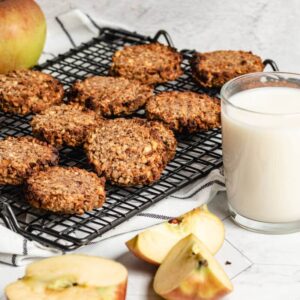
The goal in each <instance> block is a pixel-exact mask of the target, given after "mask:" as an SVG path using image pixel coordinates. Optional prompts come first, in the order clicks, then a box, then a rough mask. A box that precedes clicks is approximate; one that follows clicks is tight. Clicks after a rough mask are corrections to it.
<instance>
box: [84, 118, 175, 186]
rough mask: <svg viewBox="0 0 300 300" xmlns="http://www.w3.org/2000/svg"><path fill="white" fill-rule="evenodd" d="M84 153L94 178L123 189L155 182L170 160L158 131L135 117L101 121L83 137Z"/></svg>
mask: <svg viewBox="0 0 300 300" xmlns="http://www.w3.org/2000/svg"><path fill="white" fill-rule="evenodd" d="M85 150H86V153H87V157H88V159H89V161H90V163H91V164H92V165H93V166H94V168H95V170H96V171H97V173H98V175H104V176H105V177H106V178H107V179H108V180H110V181H111V182H112V183H113V184H118V185H123V186H133V185H144V184H150V183H152V182H154V181H156V180H158V179H159V178H160V176H161V173H162V171H163V170H164V168H165V166H166V164H167V162H168V160H169V158H170V153H169V152H168V151H169V150H168V149H167V147H166V145H165V143H164V142H163V140H162V138H161V136H160V133H159V132H158V130H157V129H155V128H152V126H151V124H150V123H149V122H147V121H146V120H143V119H138V118H134V119H124V118H119V119H114V120H106V121H104V122H102V124H101V126H100V127H99V128H97V129H96V130H95V131H94V132H92V133H91V134H90V135H89V137H88V138H87V141H86V143H85Z"/></svg>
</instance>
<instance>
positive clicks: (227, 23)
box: [37, 0, 300, 72]
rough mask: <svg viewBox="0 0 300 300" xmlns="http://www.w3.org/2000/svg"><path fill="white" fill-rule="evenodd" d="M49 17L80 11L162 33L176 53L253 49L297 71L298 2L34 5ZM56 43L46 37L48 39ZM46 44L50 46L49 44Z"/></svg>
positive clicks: (69, 1) (135, 0)
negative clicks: (39, 7)
mask: <svg viewBox="0 0 300 300" xmlns="http://www.w3.org/2000/svg"><path fill="white" fill-rule="evenodd" d="M37 2H38V3H39V4H40V5H41V6H42V8H43V9H44V11H45V13H46V16H47V18H48V24H49V27H53V26H57V24H55V21H54V20H53V17H54V16H55V15H57V14H59V13H61V12H65V11H68V10H70V9H71V8H80V9H81V10H82V11H84V12H86V13H88V14H90V15H91V16H92V17H93V18H94V19H95V20H105V21H108V22H113V23H119V24H120V25H123V26H127V27H131V28H132V29H134V30H137V31H139V32H140V33H144V34H147V35H153V34H154V33H155V32H156V31H157V30H158V29H166V30H167V31H168V32H169V33H170V34H171V36H172V38H173V40H174V43H175V45H176V46H177V47H178V48H179V49H183V48H191V49H197V50H200V51H206V50H215V49H246V50H252V51H254V52H255V53H257V54H259V55H261V56H262V57H264V58H272V59H274V60H275V61H276V62H277V63H278V65H279V67H280V69H281V70H283V71H290V72H300V37H299V28H300V1H299V0H287V1H286V0H272V1H270V0H251V1H238V0H185V1H182V0H164V1H161V0H86V1H80V0H51V1H49V0H38V1H37ZM52 38H56V37H52V36H50V39H52ZM47 45H49V43H48V44H47Z"/></svg>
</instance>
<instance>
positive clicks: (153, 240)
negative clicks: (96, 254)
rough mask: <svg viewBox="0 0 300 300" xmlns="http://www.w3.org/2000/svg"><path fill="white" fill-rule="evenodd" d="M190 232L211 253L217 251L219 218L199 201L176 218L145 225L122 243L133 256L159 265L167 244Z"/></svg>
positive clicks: (221, 232) (220, 236)
mask: <svg viewBox="0 0 300 300" xmlns="http://www.w3.org/2000/svg"><path fill="white" fill-rule="evenodd" d="M190 233H193V234H194V235H196V236H197V238H198V239H200V240H201V241H202V242H203V243H204V244H205V245H206V247H207V248H208V249H209V251H210V252H211V253H212V254H215V253H217V252H218V250H219V249H220V248H221V246H222V244H223V242H224V236H225V230H224V225H223V223H222V221H221V220H220V219H219V218H218V217H217V216H216V215H214V214H212V213H211V212H210V211H209V210H208V208H207V205H202V206H201V207H199V208H196V209H193V210H191V211H189V212H187V213H185V214H184V215H182V216H180V217H178V218H175V219H172V220H169V221H167V222H163V223H161V224H158V225H155V226H153V227H151V228H149V229H146V230H145V231H143V232H141V233H139V234H138V235H137V236H135V237H134V238H133V239H131V240H129V241H128V242H127V243H126V245H127V247H128V248H129V250H130V251H131V252H133V254H135V255H136V256H137V257H139V258H141V259H143V260H145V261H147V262H149V263H151V264H155V265H159V264H161V263H162V261H163V259H164V258H165V257H166V255H167V254H168V252H169V251H170V250H171V248H172V247H173V246H174V245H175V244H176V243H177V242H178V241H180V240H181V239H182V238H184V237H186V236H187V235H189V234H190Z"/></svg>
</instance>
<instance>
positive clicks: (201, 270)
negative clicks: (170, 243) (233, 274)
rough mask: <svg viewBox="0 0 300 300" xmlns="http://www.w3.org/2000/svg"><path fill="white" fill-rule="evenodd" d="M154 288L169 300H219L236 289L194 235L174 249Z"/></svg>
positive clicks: (164, 262) (161, 267)
mask: <svg viewBox="0 0 300 300" xmlns="http://www.w3.org/2000/svg"><path fill="white" fill-rule="evenodd" d="M153 287H154V291H155V292H156V293H157V294H158V295H160V296H161V297H163V298H164V299H168V300H217V299H220V298H222V297H223V296H225V295H226V294H228V293H230V292H231V291H232V289H233V286H232V283H231V282H230V280H229V278H228V276H227V275H226V273H225V272H224V270H223V269H222V267H221V266H220V265H219V263H218V262H217V261H216V260H215V259H214V257H213V256H212V255H211V253H210V252H209V250H208V249H207V248H206V246H205V245H204V244H203V243H202V242H201V241H200V240H199V239H197V237H196V236H195V235H193V234H190V235H188V236H187V237H185V238H184V239H182V240H181V241H179V242H178V243H177V244H176V245H175V246H174V247H173V248H172V249H171V251H170V252H169V253H168V255H167V256H166V258H165V259H164V261H163V262H162V264H161V265H160V267H159V269H158V270H157V273H156V274H155V278H154V283H153Z"/></svg>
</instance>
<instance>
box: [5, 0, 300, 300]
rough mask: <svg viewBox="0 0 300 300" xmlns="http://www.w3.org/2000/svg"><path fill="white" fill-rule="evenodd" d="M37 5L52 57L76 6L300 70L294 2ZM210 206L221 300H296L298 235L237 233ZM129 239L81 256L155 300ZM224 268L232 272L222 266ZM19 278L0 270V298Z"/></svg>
mask: <svg viewBox="0 0 300 300" xmlns="http://www.w3.org/2000/svg"><path fill="white" fill-rule="evenodd" d="M38 3H39V4H40V5H41V6H42V8H43V10H44V11H45V13H46V15H47V19H48V28H49V30H48V41H47V45H46V49H45V51H46V52H49V53H57V52H63V51H65V50H67V48H69V47H70V46H71V45H68V44H66V43H63V42H61V41H62V40H63V33H62V35H57V30H59V28H58V25H57V23H56V22H55V20H54V16H55V15H57V14H59V13H62V12H65V11H68V10H69V9H71V8H76V7H78V8H80V9H81V10H83V11H85V12H87V13H88V14H90V15H91V16H92V17H93V18H94V19H95V20H104V21H107V22H111V23H118V24H120V25H121V26H122V25H124V26H125V27H128V28H132V29H134V30H137V31H139V32H141V33H144V34H148V35H153V34H154V33H155V32H156V31H157V30H158V29H161V28H164V29H166V30H167V31H168V32H169V33H170V34H171V36H172V38H173V40H174V43H175V45H176V46H177V47H178V48H180V49H181V48H195V49H198V50H203V51H204V50H213V49H249V50H253V51H254V52H256V53H258V54H260V55H261V56H263V57H270V58H273V59H274V60H276V62H277V63H278V65H279V66H280V68H281V70H285V71H294V72H299V71H300V38H299V27H300V1H298V0H289V1H284V0H273V1H267V0H254V1H247V3H246V1H237V0H226V1H224V0H223V1H222V0H210V1H207V0H198V1H197V0H186V1H182V0H165V1H158V0H144V1H141V0H118V1H117V0H87V1H79V0H74V1H69V0H52V1H47V0H39V1H38ZM54 41H55V43H54ZM53 44H55V47H54V46H53ZM54 50H55V51H54ZM49 56H51V55H49ZM210 207H211V209H212V210H213V211H214V212H215V213H216V214H217V215H219V216H220V218H222V219H223V220H224V222H225V226H226V241H225V243H224V245H223V247H222V249H221V251H220V252H219V253H218V254H217V256H216V257H217V259H218V260H219V262H220V263H221V264H222V265H223V266H224V268H225V269H226V271H227V273H228V275H229V276H230V278H232V281H233V284H234V288H235V290H234V292H233V293H232V294H231V295H230V296H228V297H227V298H226V299H230V300H233V299H234V300H253V299H258V300H269V299H270V300H282V299H285V300H298V299H300V254H299V253H300V233H297V234H290V235H282V236H268V235H262V234H256V233H252V232H248V231H245V230H243V229H240V228H238V227H237V226H236V225H234V224H233V223H232V222H231V221H230V220H229V218H228V214H227V211H226V197H225V194H221V195H219V196H217V197H216V199H215V200H214V201H213V202H212V203H211V204H210ZM132 235H133V233H131V234H124V235H121V236H118V237H115V238H113V239H109V240H106V241H103V242H101V243H99V244H96V245H93V246H88V247H85V248H83V249H80V252H85V253H89V254H94V255H102V256H106V257H110V258H113V259H117V260H118V261H120V262H122V263H124V264H125V265H126V266H127V267H128V268H129V288H128V296H127V299H132V300H143V299H148V300H149V299H153V300H154V299H159V298H158V297H157V296H156V295H155V294H154V292H153V290H152V288H151V278H152V276H153V274H154V272H155V268H154V267H152V266H149V265H148V264H146V263H144V262H141V261H139V260H138V259H136V258H135V257H134V256H133V255H131V254H130V253H128V251H127V249H126V247H125V245H124V241H126V240H127V239H128V238H130V237H131V236H132ZM226 261H230V262H231V265H225V262H226ZM23 271H24V268H15V267H10V266H5V265H0V291H3V288H4V286H5V285H6V284H7V283H8V282H10V281H12V280H16V279H17V278H18V277H20V276H22V274H23ZM0 294H1V292H0Z"/></svg>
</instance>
